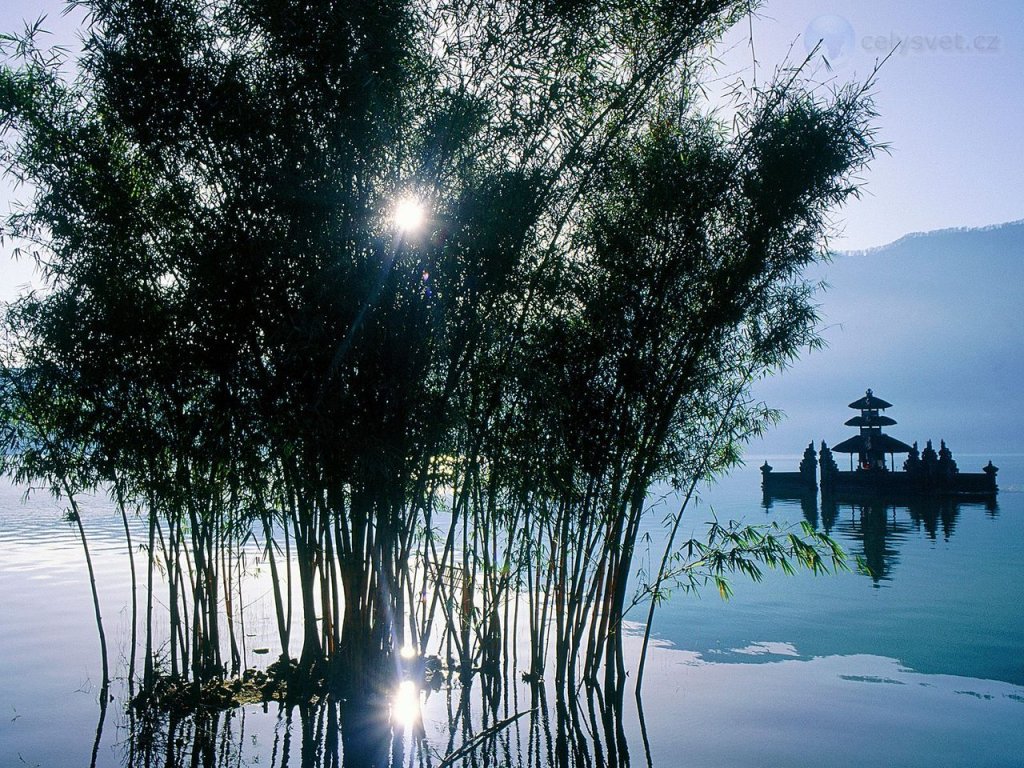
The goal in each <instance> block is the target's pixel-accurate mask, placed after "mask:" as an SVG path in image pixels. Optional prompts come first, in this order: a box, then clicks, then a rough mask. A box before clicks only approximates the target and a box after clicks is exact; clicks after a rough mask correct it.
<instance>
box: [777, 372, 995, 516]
mask: <svg viewBox="0 0 1024 768" xmlns="http://www.w3.org/2000/svg"><path fill="white" fill-rule="evenodd" d="M891 407H892V403H889V402H886V401H885V400H883V399H882V398H880V397H877V396H876V395H875V394H874V393H873V392H872V391H871V390H870V389H869V390H868V391H867V392H866V393H865V395H864V397H862V398H860V399H858V400H854V401H853V402H852V403H850V408H853V409H854V410H856V411H859V412H860V414H859V415H858V416H854V417H853V418H851V419H849V420H848V421H847V422H846V426H848V427H857V428H858V432H857V434H856V435H853V436H852V437H849V438H847V439H846V440H843V441H842V442H840V443H837V444H836V445H835V446H833V447H832V448H831V449H829V447H828V445H826V444H825V442H824V441H822V443H821V450H820V451H819V452H818V454H817V456H815V451H814V444H813V443H811V444H810V445H808V446H807V448H806V450H805V451H804V457H803V460H802V461H801V462H800V470H799V471H798V472H775V471H774V469H773V468H772V467H771V466H769V464H768V462H767V461H766V462H765V463H764V465H763V466H762V467H761V478H762V480H761V485H762V488H763V489H764V491H765V493H772V494H776V495H801V494H807V493H814V492H816V491H817V490H818V488H819V485H820V488H821V495H822V498H828V497H830V496H836V495H843V496H850V495H853V496H881V495H884V496H895V497H916V496H958V497H971V498H988V497H994V496H995V495H996V493H997V492H998V490H999V489H998V487H997V486H996V473H997V472H998V471H999V470H998V468H997V467H995V466H993V464H992V462H991V461H990V462H989V463H988V466H986V467H984V468H983V469H982V471H981V472H976V473H971V472H961V471H960V470H959V468H958V467H957V465H956V461H954V460H953V454H952V452H951V451H950V450H949V448H947V447H946V442H945V441H944V440H943V441H941V442H940V448H939V450H938V451H936V450H935V449H934V448H933V447H932V442H931V440H929V441H928V442H927V444H926V445H925V448H924V450H923V451H919V450H918V447H917V443H916V442H915V443H914V444H913V445H907V444H906V443H904V442H901V441H900V440H897V439H896V438H894V437H891V436H890V435H888V434H886V433H885V432H883V431H882V429H883V427H891V426H895V425H896V421H895V420H894V419H892V418H891V417H889V416H886V415H885V414H884V413H883V411H885V410H886V409H887V408H891ZM834 453H845V454H849V456H850V469H849V471H843V470H840V469H839V466H838V465H837V464H836V461H835V458H834V456H833V454H834ZM897 454H899V455H901V456H902V455H903V454H906V455H907V458H906V460H905V461H904V462H903V471H901V472H900V471H896V455H897ZM815 459H817V461H815ZM815 464H817V466H815ZM816 470H817V471H816Z"/></svg>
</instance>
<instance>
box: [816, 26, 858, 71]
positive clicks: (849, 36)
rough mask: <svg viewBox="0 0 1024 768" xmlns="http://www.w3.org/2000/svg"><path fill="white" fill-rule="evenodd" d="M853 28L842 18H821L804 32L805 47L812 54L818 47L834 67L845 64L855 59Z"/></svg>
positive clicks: (820, 53)
mask: <svg viewBox="0 0 1024 768" xmlns="http://www.w3.org/2000/svg"><path fill="white" fill-rule="evenodd" d="M854 37H855V36H854V33H853V27H852V26H851V25H850V22H848V21H847V20H846V19H844V18H843V17H842V16H833V15H827V16H819V17H818V18H816V19H814V20H812V21H811V23H810V24H808V25H807V29H806V30H804V47H805V48H806V49H807V53H811V51H813V50H814V49H815V48H816V47H817V48H818V55H819V56H823V57H824V58H826V59H827V60H828V63H829V64H830V65H832V66H840V65H842V64H845V63H846V62H848V61H849V60H850V59H851V58H852V57H853V49H854Z"/></svg>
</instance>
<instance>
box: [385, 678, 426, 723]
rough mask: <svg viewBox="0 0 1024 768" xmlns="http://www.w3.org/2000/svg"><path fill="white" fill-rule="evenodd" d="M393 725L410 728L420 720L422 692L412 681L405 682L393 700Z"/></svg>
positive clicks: (400, 685)
mask: <svg viewBox="0 0 1024 768" xmlns="http://www.w3.org/2000/svg"><path fill="white" fill-rule="evenodd" d="M391 718H392V723H393V725H396V726H401V727H403V728H408V727H410V726H412V725H415V724H416V723H417V722H419V719H420V692H419V690H418V689H417V688H416V683H414V682H413V681H412V680H403V681H402V682H401V683H400V684H399V686H398V690H397V691H396V692H395V696H394V698H393V699H392V700H391Z"/></svg>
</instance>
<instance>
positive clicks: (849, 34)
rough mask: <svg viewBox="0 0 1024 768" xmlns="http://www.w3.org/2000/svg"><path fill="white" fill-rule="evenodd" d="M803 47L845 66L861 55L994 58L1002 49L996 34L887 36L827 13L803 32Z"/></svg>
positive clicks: (967, 33) (947, 33) (891, 33)
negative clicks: (983, 56)
mask: <svg viewBox="0 0 1024 768" xmlns="http://www.w3.org/2000/svg"><path fill="white" fill-rule="evenodd" d="M803 39H804V47H805V49H806V50H807V53H808V54H811V53H812V52H817V55H820V56H821V57H823V58H825V59H827V60H828V62H829V64H830V65H831V66H843V65H844V64H847V63H849V62H850V61H852V60H853V59H854V58H855V57H856V56H857V55H858V54H866V55H868V56H870V57H871V58H879V57H884V56H888V55H890V54H892V55H894V56H912V55H927V54H978V55H991V54H994V53H998V52H999V51H1000V50H1001V48H1002V39H1001V38H1000V36H999V35H997V34H991V33H971V32H955V31H951V32H927V33H926V32H922V33H910V32H901V31H897V30H889V31H887V32H884V33H880V32H865V31H863V30H860V31H857V30H854V28H853V25H852V24H851V23H850V22H849V21H848V20H847V19H845V18H843V17H842V16H836V15H833V14H826V15H823V16H818V17H816V18H814V19H812V20H811V22H810V23H809V24H808V25H807V28H806V29H805V30H804V34H803Z"/></svg>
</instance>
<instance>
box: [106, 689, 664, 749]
mask: <svg viewBox="0 0 1024 768" xmlns="http://www.w3.org/2000/svg"><path fill="white" fill-rule="evenodd" d="M507 683H509V681H507V680H499V681H497V682H496V681H493V680H492V681H489V682H488V685H489V686H491V687H492V688H493V687H494V686H495V685H499V684H500V687H501V693H502V705H501V708H500V709H499V710H497V711H496V710H495V709H493V699H491V700H490V701H489V700H488V698H489V696H491V695H492V693H493V691H491V692H488V691H486V690H485V689H484V687H483V686H474V685H472V683H470V684H466V685H457V686H453V687H451V688H449V689H447V690H445V691H441V692H440V693H438V694H433V695H438V696H443V697H444V705H443V706H434V707H433V711H434V712H435V713H437V714H438V715H440V716H442V717H445V716H446V718H447V723H446V726H447V727H446V728H442V730H441V731H434V733H436V734H438V735H435V736H433V737H432V738H429V739H428V738H427V735H426V730H425V728H424V723H423V720H422V718H421V712H420V697H421V694H422V692H420V691H417V690H411V691H407V690H404V689H403V690H402V691H401V692H400V693H399V694H398V695H397V696H396V698H395V699H394V700H392V701H390V702H377V703H371V704H365V703H363V704H356V703H355V702H346V701H339V700H337V699H335V698H334V697H332V696H325V697H323V698H322V699H319V700H318V701H316V702H314V703H304V704H294V705H290V704H284V703H281V704H278V705H276V706H277V709H276V717H275V716H274V714H273V709H272V705H271V706H267V707H264V708H263V712H264V713H265V714H262V713H259V712H258V711H250V710H248V709H247V708H246V707H241V708H238V709H235V710H227V711H224V712H209V713H199V714H195V715H190V716H187V717H178V716H174V715H167V716H163V717H159V718H149V717H147V718H140V717H137V716H135V715H132V714H131V713H129V715H128V719H127V722H126V723H125V725H124V727H125V728H126V730H127V731H128V734H127V738H125V739H123V744H124V746H123V750H124V752H123V763H124V765H126V766H128V768H154V766H161V768H235V767H236V766H241V765H255V764H260V765H269V766H270V768H290V767H291V768H296V767H298V768H341V767H342V766H347V767H348V768H354V767H356V766H368V767H369V766H382V767H383V766H388V768H399V767H400V766H409V768H413V767H414V766H423V767H424V768H426V767H427V766H430V768H448V767H449V766H452V767H455V766H462V767H466V768H470V767H471V768H484V767H487V766H510V767H512V766H514V767H515V768H541V767H542V766H554V767H557V768H603V767H604V766H612V765H617V766H628V765H629V764H630V751H629V747H628V745H627V737H626V730H625V727H624V724H623V706H622V701H621V700H620V699H618V698H617V697H615V696H614V695H612V696H608V695H606V694H605V692H603V691H601V690H600V689H598V688H593V687H582V688H581V689H580V690H579V691H578V693H577V695H575V696H565V695H563V694H561V693H559V692H558V690H557V689H548V688H545V686H544V685H543V684H542V683H539V684H531V685H528V686H527V685H525V684H522V685H520V684H507ZM523 694H525V695H523ZM427 695H428V696H429V695H431V694H430V693H429V692H427ZM519 706H524V708H523V709H518V708H517V707H519ZM638 714H639V715H640V723H641V734H642V735H643V737H644V739H645V740H646V734H645V733H643V730H642V729H643V712H642V709H641V710H640V711H639V713H638ZM261 716H262V717H265V718H266V717H268V716H269V717H270V718H272V719H273V724H272V727H271V729H270V731H268V732H267V735H268V738H267V739H266V742H265V743H263V742H261V736H262V734H263V732H261V731H260V728H259V727H258V726H254V727H251V728H250V729H249V731H248V732H247V728H246V720H247V717H248V718H253V717H256V718H259V717H261ZM442 733H443V734H444V735H440V734H442ZM271 734H272V735H271ZM296 737H297V740H298V743H297V744H296ZM646 753H647V752H646V747H645V754H646ZM647 765H648V766H649V765H650V759H649V756H648V759H647Z"/></svg>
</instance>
